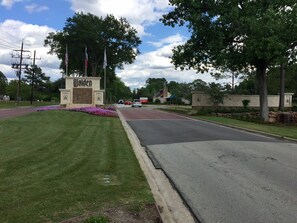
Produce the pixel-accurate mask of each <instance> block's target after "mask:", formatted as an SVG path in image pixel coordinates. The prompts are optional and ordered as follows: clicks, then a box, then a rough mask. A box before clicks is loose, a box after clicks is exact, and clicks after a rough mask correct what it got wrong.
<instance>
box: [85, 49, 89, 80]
mask: <svg viewBox="0 0 297 223" xmlns="http://www.w3.org/2000/svg"><path fill="white" fill-rule="evenodd" d="M87 71H88V48H87V46H85V77H86V76H87Z"/></svg>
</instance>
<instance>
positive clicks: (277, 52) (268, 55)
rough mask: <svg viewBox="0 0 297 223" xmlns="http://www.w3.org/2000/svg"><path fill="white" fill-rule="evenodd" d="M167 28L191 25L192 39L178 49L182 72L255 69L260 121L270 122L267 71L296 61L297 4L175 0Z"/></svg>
mask: <svg viewBox="0 0 297 223" xmlns="http://www.w3.org/2000/svg"><path fill="white" fill-rule="evenodd" d="M169 2H170V4H171V5H172V6H174V8H173V10H172V11H171V12H169V13H168V14H166V15H164V16H163V18H162V22H163V23H164V24H165V25H170V26H175V25H180V26H183V25H187V26H188V28H189V31H190V32H191V33H192V35H191V38H190V39H189V40H188V41H187V42H186V43H185V44H184V45H181V46H177V47H176V48H175V49H174V50H173V56H172V61H173V63H174V64H175V66H176V67H180V68H182V69H184V68H194V69H196V70H198V71H205V70H208V68H209V67H210V66H214V67H216V68H218V69H222V70H224V69H226V68H228V69H229V70H231V71H234V72H239V73H240V72H249V71H252V70H255V72H256V77H257V80H258V84H259V93H260V116H261V118H262V119H263V120H264V121H266V120H268V112H269V110H268V99H267V75H266V72H267V69H268V68H269V66H271V65H275V64H279V61H280V60H281V59H282V58H286V59H287V60H288V61H291V62H292V61H295V60H296V45H297V7H296V0H269V1H268V0H257V1H251V0H240V1H234V0H226V1H217V0H203V1H188V0H169Z"/></svg>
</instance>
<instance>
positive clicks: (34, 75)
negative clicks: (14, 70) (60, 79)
mask: <svg viewBox="0 0 297 223" xmlns="http://www.w3.org/2000/svg"><path fill="white" fill-rule="evenodd" d="M49 80H50V77H48V76H46V75H45V73H43V72H42V69H41V68H40V67H38V66H36V65H35V66H33V65H32V66H31V67H29V68H28V69H26V70H25V77H24V78H23V81H24V82H26V83H27V84H28V85H31V91H30V92H31V93H30V99H31V104H32V101H33V95H34V91H36V93H37V98H38V99H40V100H44V99H45V97H47V94H48V93H49V91H48V90H50V89H49V87H48V83H49Z"/></svg>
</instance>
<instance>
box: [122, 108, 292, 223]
mask: <svg viewBox="0 0 297 223" xmlns="http://www.w3.org/2000/svg"><path fill="white" fill-rule="evenodd" d="M120 110H121V112H122V114H123V116H124V117H125V118H126V120H127V122H128V124H129V125H130V126H131V127H132V129H133V130H134V131H135V133H136V134H137V136H138V138H139V139H140V141H141V143H142V145H143V146H145V147H146V149H147V152H148V153H149V154H150V156H151V158H152V159H153V160H154V163H155V166H156V168H161V169H163V171H164V172H165V173H166V174H167V176H168V177H169V178H170V179H171V180H172V182H173V184H174V185H175V186H176V188H177V190H178V191H179V193H180V194H181V195H182V197H183V199H184V200H185V201H186V203H187V204H188V206H189V207H190V209H191V211H192V212H193V214H194V215H195V216H196V217H197V219H199V221H201V222H207V223H208V222H211V223H212V222H228V223H232V222H253V223H256V222H297V144H296V143H292V142H289V141H282V140H278V139H275V138H270V137H267V136H263V135H258V134H253V133H248V132H245V131H242V130H236V129H233V128H228V127H223V126H220V125H216V124H211V123H207V122H203V121H196V120H191V119H187V118H184V117H180V116H178V115H174V114H167V113H165V112H160V111H152V110H150V109H145V108H120Z"/></svg>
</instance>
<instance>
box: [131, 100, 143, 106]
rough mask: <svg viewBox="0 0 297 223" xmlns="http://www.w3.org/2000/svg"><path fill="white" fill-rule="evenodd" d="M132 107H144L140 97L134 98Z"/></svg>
mask: <svg viewBox="0 0 297 223" xmlns="http://www.w3.org/2000/svg"><path fill="white" fill-rule="evenodd" d="M132 107H139V108H141V107H142V103H141V102H140V100H139V99H134V100H133V102H132Z"/></svg>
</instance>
